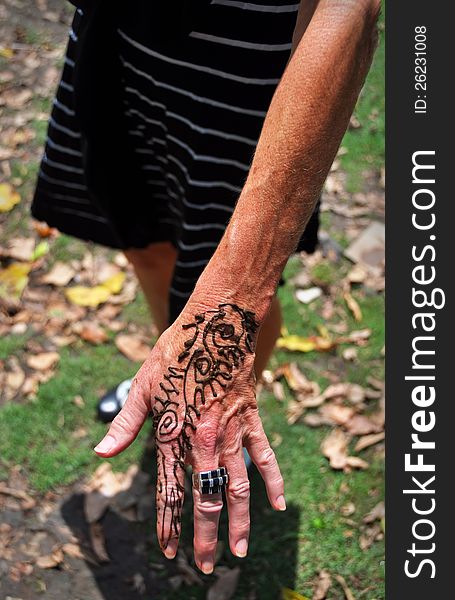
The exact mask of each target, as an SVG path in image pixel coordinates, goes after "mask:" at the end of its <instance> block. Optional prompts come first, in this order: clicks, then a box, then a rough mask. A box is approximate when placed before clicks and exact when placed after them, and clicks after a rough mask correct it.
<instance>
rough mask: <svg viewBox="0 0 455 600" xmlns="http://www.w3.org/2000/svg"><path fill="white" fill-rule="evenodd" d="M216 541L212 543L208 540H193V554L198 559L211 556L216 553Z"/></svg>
mask: <svg viewBox="0 0 455 600" xmlns="http://www.w3.org/2000/svg"><path fill="white" fill-rule="evenodd" d="M217 541H218V540H217V539H216V538H215V539H214V540H213V541H212V542H210V541H208V540H204V541H202V542H201V541H198V540H197V539H195V540H194V541H193V545H194V552H195V554H196V555H197V556H200V557H203V556H211V555H213V554H214V553H215V551H216V546H217Z"/></svg>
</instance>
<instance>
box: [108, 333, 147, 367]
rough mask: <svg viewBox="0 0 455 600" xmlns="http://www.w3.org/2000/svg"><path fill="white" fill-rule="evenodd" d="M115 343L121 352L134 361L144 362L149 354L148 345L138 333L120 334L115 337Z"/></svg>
mask: <svg viewBox="0 0 455 600" xmlns="http://www.w3.org/2000/svg"><path fill="white" fill-rule="evenodd" d="M115 345H116V346H117V348H118V349H119V350H120V352H121V353H122V354H124V355H125V356H126V357H127V358H129V359H130V360H132V361H134V362H144V361H145V360H146V359H147V358H148V357H149V355H150V346H149V345H148V344H146V343H145V341H144V338H143V337H142V336H140V335H134V334H120V335H118V336H117V337H116V338H115Z"/></svg>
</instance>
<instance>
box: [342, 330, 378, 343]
mask: <svg viewBox="0 0 455 600" xmlns="http://www.w3.org/2000/svg"><path fill="white" fill-rule="evenodd" d="M370 336H371V329H368V328H366V329H358V330H355V331H351V333H349V334H348V335H346V336H342V337H340V338H339V339H338V343H340V344H357V345H358V346H365V345H366V344H367V342H368V339H369V338H370Z"/></svg>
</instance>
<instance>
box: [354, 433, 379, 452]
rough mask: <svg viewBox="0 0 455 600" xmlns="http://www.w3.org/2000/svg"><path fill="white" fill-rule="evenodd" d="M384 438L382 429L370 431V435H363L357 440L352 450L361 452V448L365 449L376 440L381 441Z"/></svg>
mask: <svg viewBox="0 0 455 600" xmlns="http://www.w3.org/2000/svg"><path fill="white" fill-rule="evenodd" d="M384 438H385V433H384V432H383V431H381V432H379V433H372V434H370V435H364V436H362V437H361V438H360V439H359V441H358V442H357V444H356V445H355V447H354V450H355V451H356V452H361V451H362V450H365V449H366V448H369V447H370V446H374V445H375V444H377V443H378V442H382V440H383V439H384Z"/></svg>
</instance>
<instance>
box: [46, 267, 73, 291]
mask: <svg viewBox="0 0 455 600" xmlns="http://www.w3.org/2000/svg"><path fill="white" fill-rule="evenodd" d="M75 275H76V272H75V270H74V269H73V268H72V267H71V266H70V265H69V264H68V263H64V262H61V261H58V262H56V263H55V265H54V266H53V267H52V269H51V270H50V271H49V273H46V275H44V277H42V279H41V281H42V283H47V284H49V285H55V286H57V287H64V286H66V285H68V283H69V282H70V281H71V279H73V277H74V276H75Z"/></svg>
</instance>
